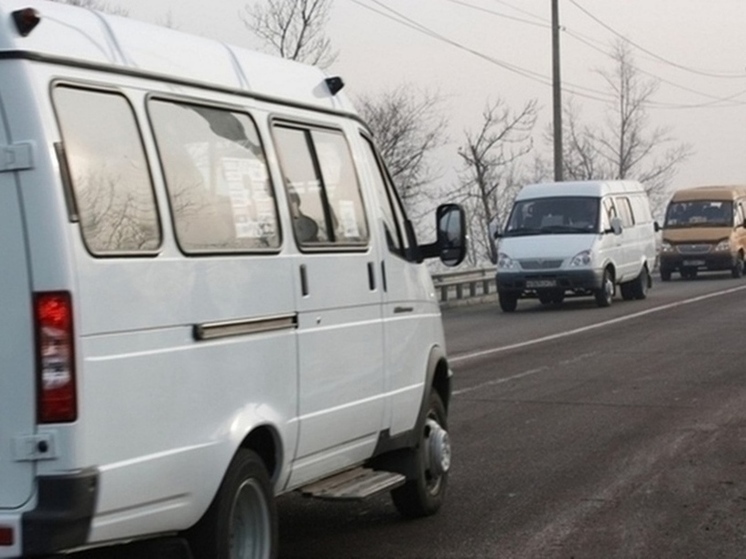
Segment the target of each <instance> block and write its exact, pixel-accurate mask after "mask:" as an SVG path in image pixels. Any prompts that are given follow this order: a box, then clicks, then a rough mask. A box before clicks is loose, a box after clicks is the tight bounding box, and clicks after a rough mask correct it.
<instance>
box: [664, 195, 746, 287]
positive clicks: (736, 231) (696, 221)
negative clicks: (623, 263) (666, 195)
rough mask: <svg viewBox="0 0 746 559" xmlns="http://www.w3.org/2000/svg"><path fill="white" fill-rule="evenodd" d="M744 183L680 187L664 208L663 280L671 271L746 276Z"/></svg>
mask: <svg viewBox="0 0 746 559" xmlns="http://www.w3.org/2000/svg"><path fill="white" fill-rule="evenodd" d="M744 204H746V186H701V187H696V188H687V189H682V190H678V191H676V192H675V193H674V195H673V197H672V198H671V201H670V202H669V203H668V208H667V209H666V219H665V222H664V225H663V239H662V243H661V252H660V275H661V279H662V280H663V281H668V280H670V279H671V274H672V273H673V272H678V273H679V274H680V275H681V277H682V278H685V279H691V278H694V277H696V276H697V273H698V272H700V271H715V270H730V272H731V274H732V276H733V277H734V278H739V277H741V276H743V272H744V254H746V209H744Z"/></svg>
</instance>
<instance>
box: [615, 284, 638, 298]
mask: <svg viewBox="0 0 746 559" xmlns="http://www.w3.org/2000/svg"><path fill="white" fill-rule="evenodd" d="M632 284H633V282H631V281H625V282H624V283H623V284H621V285H620V286H619V291H620V292H621V293H622V299H624V300H625V301H631V300H632V299H634V298H635V292H634V285H632Z"/></svg>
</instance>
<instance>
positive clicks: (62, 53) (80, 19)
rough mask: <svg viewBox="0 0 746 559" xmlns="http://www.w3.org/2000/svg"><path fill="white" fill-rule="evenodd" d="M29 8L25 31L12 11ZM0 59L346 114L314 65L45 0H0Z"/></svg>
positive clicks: (345, 105)
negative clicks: (32, 23)
mask: <svg viewBox="0 0 746 559" xmlns="http://www.w3.org/2000/svg"><path fill="white" fill-rule="evenodd" d="M24 8H33V9H34V10H36V11H37V12H38V14H39V17H40V21H39V23H38V25H37V26H36V27H35V28H33V29H32V30H31V31H30V32H29V33H28V35H27V36H25V37H24V36H22V35H21V34H20V32H19V31H18V28H17V27H16V25H15V23H14V17H13V13H14V12H16V11H18V10H22V9H24ZM0 18H1V21H0V56H2V57H3V58H23V59H32V60H43V61H47V62H52V63H58V64H64V65H77V66H83V67H100V68H105V69H106V70H108V71H114V72H120V73H125V74H136V75H144V76H148V77H155V78H156V79H161V80H168V81H171V82H175V83H180V84H196V85H200V86H203V87H208V88H211V89H220V90H228V91H231V92H239V93H242V94H244V95H251V96H255V97H267V98H273V99H280V100H284V101H286V102H288V103H293V104H301V105H309V106H313V107H316V108H320V109H325V110H332V111H342V112H347V113H354V109H353V107H352V104H351V103H350V102H349V100H348V99H347V97H346V96H345V95H344V94H343V92H339V93H337V94H336V95H333V94H332V93H331V92H330V90H329V87H328V86H327V83H326V82H325V79H326V78H327V77H329V76H328V75H327V74H325V73H324V72H323V71H322V70H320V69H319V68H316V67H313V66H308V65H305V64H300V63H298V62H294V61H291V60H285V59H282V58H279V57H276V56H270V55H266V54H262V53H258V52H254V51H250V50H247V49H242V48H238V47H234V46H230V45H228V44H226V43H223V42H220V41H215V40H211V39H206V38H204V37H199V36H195V35H189V34H186V33H183V32H180V31H176V30H174V29H169V28H165V27H159V26H156V25H151V24H147V23H142V22H138V21H135V20H132V19H129V18H126V17H121V16H115V15H108V14H103V13H101V12H97V11H94V10H90V9H86V8H80V7H76V6H70V5H67V4H61V3H57V2H48V1H45V0H0Z"/></svg>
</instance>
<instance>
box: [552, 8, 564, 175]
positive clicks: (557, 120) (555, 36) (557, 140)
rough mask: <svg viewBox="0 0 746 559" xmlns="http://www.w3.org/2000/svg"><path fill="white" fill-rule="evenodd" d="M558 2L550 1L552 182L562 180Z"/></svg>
mask: <svg viewBox="0 0 746 559" xmlns="http://www.w3.org/2000/svg"><path fill="white" fill-rule="evenodd" d="M558 3H559V0H552V106H553V108H554V180H555V181H561V180H562V81H561V80H560V41H559V33H560V26H559V5H558Z"/></svg>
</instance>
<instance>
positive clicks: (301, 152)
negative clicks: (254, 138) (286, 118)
mask: <svg viewBox="0 0 746 559" xmlns="http://www.w3.org/2000/svg"><path fill="white" fill-rule="evenodd" d="M274 136H275V140H276V143H277V151H278V154H279V159H280V167H281V169H282V173H283V176H284V178H285V189H286V191H287V197H288V203H289V205H290V214H291V217H292V219H293V230H294V232H295V238H296V241H297V242H298V244H299V245H300V246H302V247H314V246H316V247H320V246H325V245H326V246H353V247H354V246H365V245H367V242H368V224H367V221H366V218H365V209H364V206H363V200H362V196H361V194H360V186H359V184H358V180H357V175H356V173H355V167H354V165H353V161H352V157H351V155H350V150H349V147H348V145H347V141H346V140H345V137H344V135H343V134H342V133H341V132H339V131H336V130H327V129H315V128H305V127H295V126H290V125H276V126H275V130H274Z"/></svg>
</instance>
